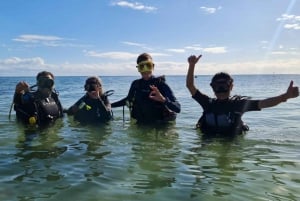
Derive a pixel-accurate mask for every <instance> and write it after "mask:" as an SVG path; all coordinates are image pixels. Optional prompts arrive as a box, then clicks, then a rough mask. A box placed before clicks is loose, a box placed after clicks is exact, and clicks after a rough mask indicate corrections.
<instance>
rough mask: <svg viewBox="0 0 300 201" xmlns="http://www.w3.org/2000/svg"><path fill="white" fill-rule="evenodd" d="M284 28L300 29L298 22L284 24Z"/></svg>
mask: <svg viewBox="0 0 300 201" xmlns="http://www.w3.org/2000/svg"><path fill="white" fill-rule="evenodd" d="M284 28H286V29H295V30H300V24H285V25H284Z"/></svg>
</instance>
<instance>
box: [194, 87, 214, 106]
mask: <svg viewBox="0 0 300 201" xmlns="http://www.w3.org/2000/svg"><path fill="white" fill-rule="evenodd" d="M192 98H193V99H194V100H195V101H197V102H198V103H199V104H200V105H201V106H202V108H207V107H208V104H209V100H210V99H211V98H209V97H208V96H207V95H205V94H203V93H201V92H200V91H199V90H198V89H197V91H196V93H195V94H194V95H193V96H192Z"/></svg>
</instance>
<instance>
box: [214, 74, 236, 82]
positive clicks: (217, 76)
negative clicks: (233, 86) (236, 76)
mask: <svg viewBox="0 0 300 201" xmlns="http://www.w3.org/2000/svg"><path fill="white" fill-rule="evenodd" d="M221 79H225V80H227V81H230V83H233V78H232V77H231V76H230V75H229V74H228V73H225V72H219V73H217V74H215V75H214V76H213V77H212V79H211V84H212V83H214V82H216V81H217V80H221Z"/></svg>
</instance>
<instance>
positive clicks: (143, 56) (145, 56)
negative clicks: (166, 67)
mask: <svg viewBox="0 0 300 201" xmlns="http://www.w3.org/2000/svg"><path fill="white" fill-rule="evenodd" d="M149 59H150V60H152V57H151V56H150V54H148V53H142V54H140V55H139V56H138V58H137V59H136V63H137V64H139V63H140V62H142V61H146V60H149Z"/></svg>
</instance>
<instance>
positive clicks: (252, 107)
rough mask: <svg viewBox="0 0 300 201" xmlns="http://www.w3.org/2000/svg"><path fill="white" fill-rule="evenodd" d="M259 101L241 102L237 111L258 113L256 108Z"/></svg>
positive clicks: (258, 109)
mask: <svg viewBox="0 0 300 201" xmlns="http://www.w3.org/2000/svg"><path fill="white" fill-rule="evenodd" d="M258 103H259V100H241V101H240V104H239V110H240V111H242V112H249V111H260V110H261V109H260V108H259V107H258Z"/></svg>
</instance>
